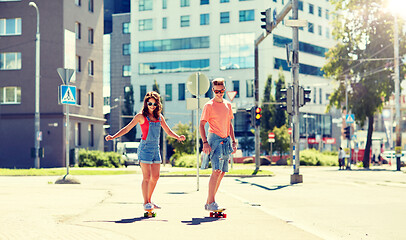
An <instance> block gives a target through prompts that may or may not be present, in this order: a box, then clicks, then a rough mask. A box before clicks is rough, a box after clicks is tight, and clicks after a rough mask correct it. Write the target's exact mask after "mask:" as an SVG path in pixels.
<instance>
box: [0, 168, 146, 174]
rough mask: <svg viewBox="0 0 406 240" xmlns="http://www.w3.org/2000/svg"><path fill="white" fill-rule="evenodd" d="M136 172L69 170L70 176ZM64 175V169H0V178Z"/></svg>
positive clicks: (131, 172) (132, 172) (133, 172)
mask: <svg viewBox="0 0 406 240" xmlns="http://www.w3.org/2000/svg"><path fill="white" fill-rule="evenodd" d="M135 173H138V172H137V171H130V170H119V169H91V168H86V169H75V168H70V169H69V174H71V175H124V174H135ZM65 174H66V168H40V169H36V168H30V169H6V168H0V176H61V175H65Z"/></svg>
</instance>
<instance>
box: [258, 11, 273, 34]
mask: <svg viewBox="0 0 406 240" xmlns="http://www.w3.org/2000/svg"><path fill="white" fill-rule="evenodd" d="M271 11H272V10H271V9H270V8H268V9H267V10H265V11H263V12H261V15H262V16H261V28H262V29H265V30H266V31H267V32H268V33H271V32H272V13H271Z"/></svg>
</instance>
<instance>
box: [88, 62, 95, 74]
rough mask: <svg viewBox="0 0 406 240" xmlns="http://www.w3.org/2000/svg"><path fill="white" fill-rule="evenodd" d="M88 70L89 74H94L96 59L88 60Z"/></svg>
mask: <svg viewBox="0 0 406 240" xmlns="http://www.w3.org/2000/svg"><path fill="white" fill-rule="evenodd" d="M87 72H88V73H89V76H93V75H94V61H93V60H89V61H88V62H87Z"/></svg>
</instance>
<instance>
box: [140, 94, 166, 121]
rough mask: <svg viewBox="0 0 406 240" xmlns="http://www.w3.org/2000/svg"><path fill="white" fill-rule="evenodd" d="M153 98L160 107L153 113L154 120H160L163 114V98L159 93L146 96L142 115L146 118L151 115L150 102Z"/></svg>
mask: <svg viewBox="0 0 406 240" xmlns="http://www.w3.org/2000/svg"><path fill="white" fill-rule="evenodd" d="M151 98H153V99H154V100H155V102H156V104H158V106H156V107H155V110H154V112H153V113H152V114H153V115H154V118H156V119H159V116H160V114H161V112H162V104H161V96H160V95H159V93H157V92H155V91H152V92H147V94H145V97H144V105H143V106H142V109H141V112H142V115H144V117H147V116H148V114H149V111H148V104H147V103H148V101H149V99H151Z"/></svg>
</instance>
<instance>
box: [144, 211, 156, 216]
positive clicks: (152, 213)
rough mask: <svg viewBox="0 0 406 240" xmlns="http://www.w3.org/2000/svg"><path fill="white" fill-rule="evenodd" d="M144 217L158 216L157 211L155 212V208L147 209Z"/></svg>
mask: <svg viewBox="0 0 406 240" xmlns="http://www.w3.org/2000/svg"><path fill="white" fill-rule="evenodd" d="M144 217H148V218H150V217H156V213H155V212H154V209H151V210H145V212H144Z"/></svg>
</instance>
